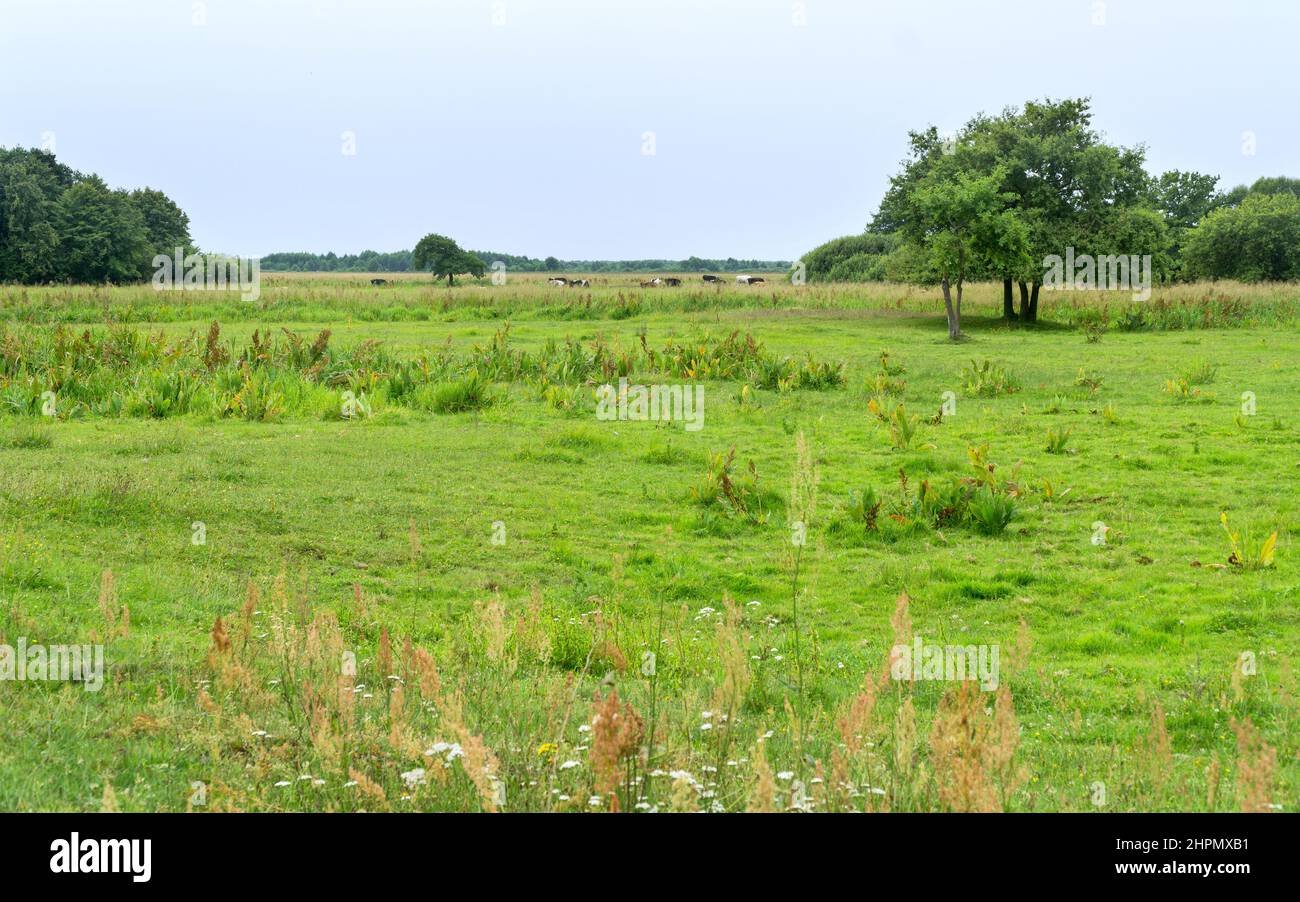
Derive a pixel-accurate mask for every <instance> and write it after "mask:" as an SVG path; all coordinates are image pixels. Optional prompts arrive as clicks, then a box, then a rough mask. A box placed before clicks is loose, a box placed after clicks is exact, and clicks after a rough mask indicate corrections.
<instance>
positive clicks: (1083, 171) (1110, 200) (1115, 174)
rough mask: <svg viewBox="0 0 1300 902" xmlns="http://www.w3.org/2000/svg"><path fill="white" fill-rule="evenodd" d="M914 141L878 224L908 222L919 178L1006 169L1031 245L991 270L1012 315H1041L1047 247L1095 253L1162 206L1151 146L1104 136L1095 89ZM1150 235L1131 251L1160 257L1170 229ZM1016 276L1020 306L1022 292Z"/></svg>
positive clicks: (1006, 194)
mask: <svg viewBox="0 0 1300 902" xmlns="http://www.w3.org/2000/svg"><path fill="white" fill-rule="evenodd" d="M910 141H911V156H910V158H909V159H908V160H906V161H905V162H904V164H903V171H902V172H901V173H900V174H899V175H897V176H895V177H894V178H893V179H892V180H891V183H890V189H889V191H888V193H887V194H886V195H885V198H884V200H883V201H882V202H881V206H880V212H879V213H878V214H877V215H876V217H875V219H874V220H873V222H872V226H871V228H872V230H873V231H893V230H896V229H899V228H901V226H902V224H903V220H904V218H905V217H906V216H907V215H908V213H909V211H911V212H914V211H915V210H914V207H913V206H912V205H911V200H910V195H911V193H912V192H914V191H915V190H916V189H917V187H918V186H919V185H923V184H928V183H931V181H932V180H933V179H937V178H947V179H955V178H957V177H959V176H960V175H962V174H963V173H964V174H967V175H970V176H973V177H979V178H982V177H984V176H987V175H988V174H990V173H992V172H994V171H1000V172H1001V173H1002V182H1001V183H1000V184H999V185H998V189H999V194H1000V196H1001V198H1002V202H1003V209H1005V210H1008V211H1011V212H1013V213H1015V214H1016V220H1017V221H1018V222H1019V223H1020V226H1022V227H1023V231H1024V235H1025V238H1026V241H1027V254H1024V255H1022V254H1020V253H1010V254H1003V255H1001V259H1002V263H1001V265H1000V266H999V267H998V268H996V269H994V270H993V271H991V272H988V273H985V274H984V275H985V276H986V277H990V276H991V277H1000V278H1001V279H1002V280H1003V314H1004V316H1005V317H1006V318H1007V319H1020V320H1024V321H1028V322H1033V321H1034V320H1036V319H1037V318H1038V292H1039V288H1040V287H1041V285H1042V277H1043V269H1042V262H1041V261H1042V260H1043V258H1044V257H1045V256H1047V255H1049V254H1064V253H1065V249H1066V248H1067V247H1069V246H1074V247H1076V248H1079V249H1080V250H1081V251H1085V250H1086V251H1093V252H1097V251H1099V250H1100V248H1101V247H1103V246H1106V247H1108V246H1112V245H1114V244H1115V243H1116V240H1117V237H1118V236H1125V237H1131V236H1132V235H1133V228H1132V226H1133V223H1134V221H1135V218H1134V216H1133V215H1131V214H1133V213H1134V211H1135V210H1138V209H1147V208H1150V207H1152V206H1155V204H1153V203H1152V191H1151V190H1150V188H1149V182H1150V179H1149V177H1148V176H1147V174H1146V172H1145V171H1144V170H1143V168H1142V162H1143V152H1142V149H1141V148H1140V147H1139V148H1124V147H1115V146H1113V145H1110V144H1107V143H1105V142H1104V141H1103V140H1102V138H1101V136H1100V135H1099V134H1098V133H1097V132H1096V131H1095V130H1094V129H1093V128H1092V112H1091V110H1090V108H1089V102H1088V100H1087V99H1086V98H1078V99H1067V100H1061V101H1051V100H1047V101H1043V102H1030V103H1026V104H1025V105H1024V108H1023V109H1016V108H1011V109H1007V110H1005V111H1004V112H1003V113H1002V114H1001V115H999V116H997V117H989V116H984V115H979V116H976V117H974V118H972V119H971V120H970V121H969V122H967V123H966V125H965V126H964V127H963V128H962V129H961V131H960V132H958V133H957V135H955V136H953V137H950V138H949V139H947V140H943V139H941V138H940V136H939V133H938V131H937V130H936V129H935V128H933V127H931V128H929V129H927V130H926V131H923V132H913V133H912V134H911V135H910ZM1200 187H1201V185H1200V183H1199V180H1197V181H1196V182H1195V183H1194V184H1192V185H1188V186H1187V191H1188V193H1189V194H1192V193H1194V190H1193V189H1196V188H1200ZM1138 219H1139V220H1141V221H1143V222H1144V223H1145V220H1143V219H1142V218H1141V217H1138ZM1150 238H1151V243H1149V244H1143V246H1141V247H1126V248H1124V251H1125V252H1126V253H1129V254H1132V253H1138V252H1141V253H1151V254H1152V255H1154V256H1157V257H1159V256H1160V255H1161V254H1162V252H1163V251H1164V249H1165V247H1166V246H1167V236H1166V235H1164V234H1163V232H1161V231H1160V230H1158V229H1157V230H1155V231H1154V232H1151V233H1150ZM989 262H990V263H991V264H992V263H993V262H994V258H993V257H990V258H989ZM1016 282H1018V283H1019V286H1020V312H1019V314H1017V313H1016V310H1015V306H1014V298H1013V284H1014V283H1016Z"/></svg>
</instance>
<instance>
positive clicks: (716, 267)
mask: <svg viewBox="0 0 1300 902" xmlns="http://www.w3.org/2000/svg"><path fill="white" fill-rule="evenodd" d="M470 253H471V254H474V255H475V256H476V257H478V258H479V259H481V260H482V261H483V263H484V265H485V266H489V267H490V266H491V265H492V264H493V263H495V262H496V261H498V260H500V261H501V262H503V263H505V265H506V269H507V270H509V271H511V272H592V273H595V272H745V271H748V270H755V271H758V272H784V271H785V270H788V269H789V268H790V265H791V264H790V261H788V260H737V259H736V258H735V257H728V258H727V259H726V260H704V259H702V258H700V257H688V258H687V259H685V260H559V259H557V258H555V257H546V258H545V259H538V258H535V257H519V256H516V255H514V254H497V253H492V252H490V251H470ZM262 271H263V272H410V271H411V251H394V252H392V253H387V254H381V253H379V252H378V251H362V252H361V253H359V254H336V253H334V252H333V251H331V252H330V253H328V254H309V253H276V254H267V255H266V256H265V257H263V258H262Z"/></svg>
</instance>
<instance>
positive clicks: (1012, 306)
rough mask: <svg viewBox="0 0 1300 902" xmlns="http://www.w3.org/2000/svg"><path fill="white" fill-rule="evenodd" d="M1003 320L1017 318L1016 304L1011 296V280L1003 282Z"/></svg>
mask: <svg viewBox="0 0 1300 902" xmlns="http://www.w3.org/2000/svg"><path fill="white" fill-rule="evenodd" d="M1002 318H1003V319H1015V318H1016V302H1015V299H1014V298H1013V297H1012V295H1011V280H1010V279H1003V280H1002Z"/></svg>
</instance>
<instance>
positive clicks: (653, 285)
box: [641, 277, 664, 288]
mask: <svg viewBox="0 0 1300 902" xmlns="http://www.w3.org/2000/svg"><path fill="white" fill-rule="evenodd" d="M663 283H664V280H663V279H660V278H658V277H656V278H653V279H651V280H649V281H648V282H642V283H641V287H642V288H658V287H659V286H660V285H662V284H663Z"/></svg>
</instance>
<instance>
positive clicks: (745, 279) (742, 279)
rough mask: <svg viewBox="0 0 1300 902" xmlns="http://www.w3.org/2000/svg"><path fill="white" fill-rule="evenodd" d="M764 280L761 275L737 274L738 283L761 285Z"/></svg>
mask: <svg viewBox="0 0 1300 902" xmlns="http://www.w3.org/2000/svg"><path fill="white" fill-rule="evenodd" d="M764 281H765V280H764V279H763V278H762V277H761V276H736V284H738V285H761V284H762V283H763V282H764Z"/></svg>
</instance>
